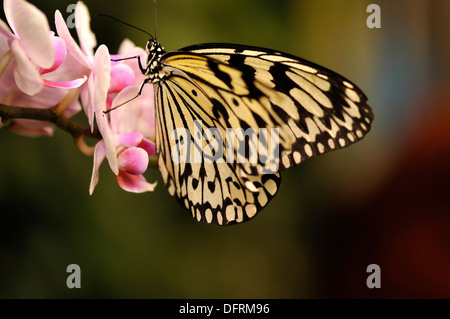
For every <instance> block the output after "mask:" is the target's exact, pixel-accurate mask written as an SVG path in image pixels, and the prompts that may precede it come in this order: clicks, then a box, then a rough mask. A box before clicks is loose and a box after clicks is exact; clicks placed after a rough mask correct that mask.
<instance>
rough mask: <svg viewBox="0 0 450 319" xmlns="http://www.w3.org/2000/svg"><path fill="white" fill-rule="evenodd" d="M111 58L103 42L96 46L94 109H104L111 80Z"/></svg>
mask: <svg viewBox="0 0 450 319" xmlns="http://www.w3.org/2000/svg"><path fill="white" fill-rule="evenodd" d="M110 60H111V58H110V55H109V52H108V47H107V46H106V45H104V44H102V45H101V46H99V47H98V49H97V51H96V52H95V56H94V74H95V80H94V90H95V91H94V92H95V95H94V99H93V103H94V110H95V111H96V112H98V111H100V110H101V111H106V107H105V104H106V96H107V95H108V90H109V86H110V82H111V62H110Z"/></svg>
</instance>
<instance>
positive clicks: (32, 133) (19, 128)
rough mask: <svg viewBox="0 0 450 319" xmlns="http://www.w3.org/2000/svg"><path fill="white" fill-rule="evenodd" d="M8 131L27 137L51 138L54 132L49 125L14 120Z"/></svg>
mask: <svg viewBox="0 0 450 319" xmlns="http://www.w3.org/2000/svg"><path fill="white" fill-rule="evenodd" d="M10 130H11V132H14V133H17V134H20V135H24V136H28V137H37V136H42V135H43V136H52V135H53V131H54V129H53V124H51V123H48V122H42V121H36V120H28V119H15V120H14V122H13V123H12V125H11V126H10Z"/></svg>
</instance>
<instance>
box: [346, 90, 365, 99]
mask: <svg viewBox="0 0 450 319" xmlns="http://www.w3.org/2000/svg"><path fill="white" fill-rule="evenodd" d="M345 95H347V96H348V97H349V98H350V99H352V101H355V102H359V101H361V100H360V98H359V96H358V94H357V93H356V92H355V91H353V90H352V89H349V88H347V89H345Z"/></svg>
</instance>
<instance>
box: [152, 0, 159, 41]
mask: <svg viewBox="0 0 450 319" xmlns="http://www.w3.org/2000/svg"><path fill="white" fill-rule="evenodd" d="M153 4H154V7H155V40H157V39H158V38H157V35H156V26H157V23H156V16H157V14H156V0H153Z"/></svg>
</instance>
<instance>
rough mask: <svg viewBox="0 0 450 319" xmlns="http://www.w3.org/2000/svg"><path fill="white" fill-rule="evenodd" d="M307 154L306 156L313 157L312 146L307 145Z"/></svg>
mask: <svg viewBox="0 0 450 319" xmlns="http://www.w3.org/2000/svg"><path fill="white" fill-rule="evenodd" d="M305 153H306V155H308V156H312V155H313V151H312V149H311V145H309V144H305Z"/></svg>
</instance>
